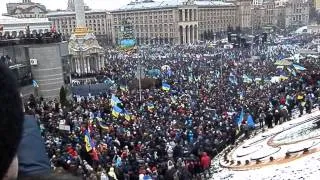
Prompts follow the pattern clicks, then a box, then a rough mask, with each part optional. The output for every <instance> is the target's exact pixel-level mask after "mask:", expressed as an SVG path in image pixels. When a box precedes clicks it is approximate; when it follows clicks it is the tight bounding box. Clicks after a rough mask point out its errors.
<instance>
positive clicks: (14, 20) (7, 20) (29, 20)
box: [0, 15, 51, 25]
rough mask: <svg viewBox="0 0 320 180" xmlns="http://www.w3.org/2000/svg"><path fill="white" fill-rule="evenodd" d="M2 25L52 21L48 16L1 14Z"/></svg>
mask: <svg viewBox="0 0 320 180" xmlns="http://www.w3.org/2000/svg"><path fill="white" fill-rule="evenodd" d="M0 22H1V25H6V24H34V23H51V22H50V21H49V19H48V18H15V17H10V16H2V15H0Z"/></svg>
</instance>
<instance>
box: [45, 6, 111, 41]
mask: <svg viewBox="0 0 320 180" xmlns="http://www.w3.org/2000/svg"><path fill="white" fill-rule="evenodd" d="M47 17H48V19H49V20H50V21H51V22H52V24H53V26H54V27H55V29H56V30H57V31H58V32H60V33H62V35H64V36H66V37H70V36H71V34H72V33H73V32H74V30H75V28H76V13H75V11H56V12H49V13H47ZM111 19H112V18H111V14H110V13H109V12H107V11H105V10H89V11H85V22H86V27H87V28H89V29H90V30H91V31H92V32H93V33H94V34H95V36H96V37H97V38H98V39H100V40H101V41H103V42H106V43H108V44H110V43H111V42H112V30H111V29H112V25H111Z"/></svg>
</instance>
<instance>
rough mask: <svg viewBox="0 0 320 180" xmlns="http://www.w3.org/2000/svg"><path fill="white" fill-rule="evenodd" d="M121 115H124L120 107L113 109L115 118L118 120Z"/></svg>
mask: <svg viewBox="0 0 320 180" xmlns="http://www.w3.org/2000/svg"><path fill="white" fill-rule="evenodd" d="M120 113H122V109H121V108H120V107H118V106H114V107H113V108H112V115H113V116H114V117H116V118H118V117H119V115H120Z"/></svg>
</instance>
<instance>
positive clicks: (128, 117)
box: [124, 111, 132, 121]
mask: <svg viewBox="0 0 320 180" xmlns="http://www.w3.org/2000/svg"><path fill="white" fill-rule="evenodd" d="M131 116H132V113H130V112H129V111H125V112H124V118H125V119H126V120H127V121H130V120H131Z"/></svg>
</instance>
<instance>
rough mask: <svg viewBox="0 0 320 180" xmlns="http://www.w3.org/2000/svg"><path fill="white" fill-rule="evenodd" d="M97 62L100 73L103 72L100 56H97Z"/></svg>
mask: <svg viewBox="0 0 320 180" xmlns="http://www.w3.org/2000/svg"><path fill="white" fill-rule="evenodd" d="M97 62H98V64H97V65H98V71H100V70H101V60H100V55H99V54H98V55H97Z"/></svg>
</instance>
